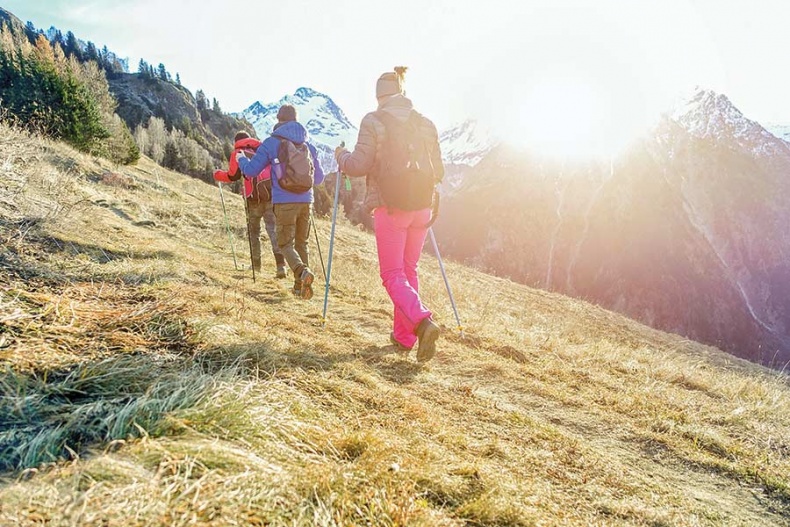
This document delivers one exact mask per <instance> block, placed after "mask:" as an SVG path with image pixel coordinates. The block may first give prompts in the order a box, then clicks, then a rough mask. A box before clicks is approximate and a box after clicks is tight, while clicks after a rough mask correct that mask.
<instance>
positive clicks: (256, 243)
mask: <svg viewBox="0 0 790 527" xmlns="http://www.w3.org/2000/svg"><path fill="white" fill-rule="evenodd" d="M247 214H248V218H247V228H248V229H249V232H250V250H251V252H252V265H253V267H255V269H256V270H257V271H259V270H260V269H261V219H263V223H264V224H265V226H266V234H268V235H269V242H270V243H271V246H272V254H274V261H275V262H276V264H277V266H278V267H279V266H281V265H285V259H284V258H283V255H282V251H280V248H279V247H278V246H277V233H276V227H275V218H274V211H273V210H272V202H271V201H259V200H257V199H248V200H247Z"/></svg>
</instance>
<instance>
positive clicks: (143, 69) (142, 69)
mask: <svg viewBox="0 0 790 527" xmlns="http://www.w3.org/2000/svg"><path fill="white" fill-rule="evenodd" d="M137 73H139V74H140V77H141V78H143V79H146V78H148V63H147V62H146V61H144V60H143V59H140V63H139V64H138V65H137Z"/></svg>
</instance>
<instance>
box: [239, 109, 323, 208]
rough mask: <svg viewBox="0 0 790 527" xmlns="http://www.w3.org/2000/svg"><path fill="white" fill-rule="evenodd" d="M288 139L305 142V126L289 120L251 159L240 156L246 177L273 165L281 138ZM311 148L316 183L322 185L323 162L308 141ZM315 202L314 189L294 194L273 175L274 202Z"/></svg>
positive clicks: (253, 175) (242, 169) (262, 144)
mask: <svg viewBox="0 0 790 527" xmlns="http://www.w3.org/2000/svg"><path fill="white" fill-rule="evenodd" d="M283 137H284V138H285V139H288V140H289V141H292V142H294V143H304V142H305V140H306V139H307V130H305V128H304V126H302V125H301V124H299V123H298V122H296V121H288V122H287V123H285V124H283V125H282V126H280V127H278V128H277V130H275V131H274V132H273V133H272V135H271V136H269V137H267V138H266V140H265V141H264V142H263V143H261V146H259V147H258V149H257V150H256V151H255V155H254V156H253V157H252V158H251V159H246V158H243V157H242V158H240V159H239V168H240V169H241V171H242V173H243V174H244V177H246V178H252V177H256V176H257V175H258V174H260V173H261V171H262V170H263V169H264V168H266V167H267V166H269V165H271V163H272V161H273V160H274V158H275V157H277V155H278V154H277V151H278V150H279V148H280V141H281V138H283ZM307 147H308V148H309V149H310V154H311V155H312V156H313V166H314V167H315V175H314V179H315V185H320V184H321V183H323V182H324V171H323V169H322V168H321V164H320V163H319V162H318V154H317V153H316V151H315V147H314V146H313V145H311V144H310V143H307ZM312 202H313V189H310V190H308V191H307V192H304V193H302V194H294V193H293V192H288V191H287V190H283V189H282V188H281V187H280V183H279V182H278V181H277V178H276V177H272V203H273V204H275V205H276V204H278V203H312Z"/></svg>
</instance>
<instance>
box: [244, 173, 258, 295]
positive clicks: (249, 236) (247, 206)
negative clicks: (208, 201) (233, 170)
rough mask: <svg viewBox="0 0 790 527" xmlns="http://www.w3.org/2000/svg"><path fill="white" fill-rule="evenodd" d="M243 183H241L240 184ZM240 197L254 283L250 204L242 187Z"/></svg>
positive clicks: (253, 281)
mask: <svg viewBox="0 0 790 527" xmlns="http://www.w3.org/2000/svg"><path fill="white" fill-rule="evenodd" d="M242 185H243V184H242ZM241 199H243V200H244V215H245V216H246V217H247V242H248V243H249V244H250V266H251V267H252V283H253V284H254V283H255V260H253V259H252V232H251V231H250V204H249V203H247V198H246V197H245V196H244V187H243V186H242V190H241Z"/></svg>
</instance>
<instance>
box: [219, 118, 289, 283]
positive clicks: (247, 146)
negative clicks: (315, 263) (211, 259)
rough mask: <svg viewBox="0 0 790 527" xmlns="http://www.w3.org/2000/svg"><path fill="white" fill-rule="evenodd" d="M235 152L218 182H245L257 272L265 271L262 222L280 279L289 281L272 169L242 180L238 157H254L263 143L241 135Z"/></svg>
mask: <svg viewBox="0 0 790 527" xmlns="http://www.w3.org/2000/svg"><path fill="white" fill-rule="evenodd" d="M234 141H235V143H234V145H233V148H234V150H233V152H232V153H231V154H230V159H229V160H228V170H227V171H224V170H216V171H215V172H214V179H215V180H216V181H219V182H221V183H232V182H234V181H238V180H239V179H244V197H245V198H246V200H247V229H248V232H249V236H250V246H251V247H250V250H251V251H252V266H253V268H254V269H255V271H256V272H260V270H261V240H260V236H261V219H263V222H264V224H265V225H266V233H267V234H268V235H269V242H270V243H271V245H272V253H273V254H274V260H275V262H276V263H277V278H285V276H286V275H285V258H284V257H283V255H282V252H281V251H280V248H279V247H278V246H277V242H276V240H277V234H276V232H275V218H274V212H273V211H272V182H271V168H270V167H266V168H265V169H264V170H263V171H262V172H260V174H258V176H256V177H254V178H242V173H241V170H239V165H238V162H237V161H236V154H237V153H238V152H243V153H244V154H245V155H248V156H250V157H251V156H252V155H254V154H255V150H256V149H257V148H258V147H259V146H260V144H261V142H260V141H258V140H257V139H253V138H252V137H250V135H249V134H248V133H247V132H239V133H237V134H236V137H235V138H234Z"/></svg>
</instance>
